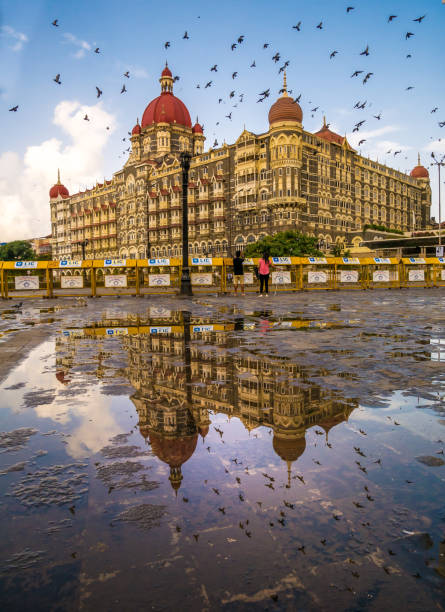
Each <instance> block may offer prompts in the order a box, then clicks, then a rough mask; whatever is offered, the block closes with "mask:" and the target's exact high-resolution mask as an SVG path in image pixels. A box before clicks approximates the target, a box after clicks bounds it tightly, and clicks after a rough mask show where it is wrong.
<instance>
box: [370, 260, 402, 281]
mask: <svg viewBox="0 0 445 612" xmlns="http://www.w3.org/2000/svg"><path fill="white" fill-rule="evenodd" d="M365 262H366V264H367V272H368V278H367V287H369V288H370V289H377V288H379V289H384V288H387V289H389V288H398V287H400V282H401V281H400V270H399V259H398V258H397V257H370V258H368V259H365Z"/></svg>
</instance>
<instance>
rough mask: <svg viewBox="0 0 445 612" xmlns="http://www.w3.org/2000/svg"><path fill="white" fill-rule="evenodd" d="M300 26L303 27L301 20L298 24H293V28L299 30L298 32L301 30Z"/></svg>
mask: <svg viewBox="0 0 445 612" xmlns="http://www.w3.org/2000/svg"><path fill="white" fill-rule="evenodd" d="M300 28H301V21H299V22H298V23H297V25H294V26H292V29H293V30H297V31H298V32H299V31H300Z"/></svg>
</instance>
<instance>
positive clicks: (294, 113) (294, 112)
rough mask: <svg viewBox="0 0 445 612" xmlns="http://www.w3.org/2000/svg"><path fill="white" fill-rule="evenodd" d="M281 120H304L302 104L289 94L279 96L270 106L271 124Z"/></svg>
mask: <svg viewBox="0 0 445 612" xmlns="http://www.w3.org/2000/svg"><path fill="white" fill-rule="evenodd" d="M280 121H297V122H298V123H301V122H302V121H303V111H302V110H301V106H300V105H299V104H298V102H294V100H293V99H292V98H289V97H288V96H287V95H285V96H282V97H281V98H278V100H277V101H276V102H275V104H272V106H271V107H270V111H269V124H271V123H278V122H280Z"/></svg>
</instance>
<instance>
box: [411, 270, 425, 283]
mask: <svg viewBox="0 0 445 612" xmlns="http://www.w3.org/2000/svg"><path fill="white" fill-rule="evenodd" d="M408 280H409V281H411V282H416V281H417V282H419V281H424V280H425V270H408Z"/></svg>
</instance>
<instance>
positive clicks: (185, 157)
mask: <svg viewBox="0 0 445 612" xmlns="http://www.w3.org/2000/svg"><path fill="white" fill-rule="evenodd" d="M191 157H192V156H191V154H190V153H189V152H188V151H182V153H181V156H180V160H181V168H182V273H181V290H180V295H193V294H192V283H191V280H190V269H189V217H188V213H189V211H188V184H189V169H190V160H191Z"/></svg>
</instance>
